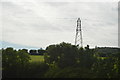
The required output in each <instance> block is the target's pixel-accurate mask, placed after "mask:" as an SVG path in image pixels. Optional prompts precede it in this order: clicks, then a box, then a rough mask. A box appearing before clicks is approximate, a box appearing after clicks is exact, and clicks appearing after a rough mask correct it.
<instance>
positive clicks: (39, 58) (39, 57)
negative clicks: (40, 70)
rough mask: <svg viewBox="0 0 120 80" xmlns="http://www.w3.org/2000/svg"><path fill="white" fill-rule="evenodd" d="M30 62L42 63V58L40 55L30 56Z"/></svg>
mask: <svg viewBox="0 0 120 80" xmlns="http://www.w3.org/2000/svg"><path fill="white" fill-rule="evenodd" d="M30 58H31V60H30V62H43V61H44V56H41V55H30Z"/></svg>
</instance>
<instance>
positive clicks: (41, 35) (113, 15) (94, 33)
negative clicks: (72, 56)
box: [0, 0, 118, 48]
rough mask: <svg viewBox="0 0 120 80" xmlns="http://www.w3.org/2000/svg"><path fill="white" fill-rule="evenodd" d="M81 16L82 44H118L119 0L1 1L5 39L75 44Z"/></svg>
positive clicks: (44, 44)
mask: <svg viewBox="0 0 120 80" xmlns="http://www.w3.org/2000/svg"><path fill="white" fill-rule="evenodd" d="M79 17H80V18H81V21H82V32H83V33H82V34H83V46H86V45H87V44H89V45H90V47H95V46H98V47H99V46H103V47H104V46H113V47H114V46H115V47H116V46H118V2H68V1H67V2H41V1H40V0H21V1H20V0H7V1H3V0H2V38H0V39H1V41H6V42H9V43H14V44H19V45H25V46H33V47H43V48H45V47H47V46H48V45H51V44H57V43H61V42H68V43H72V44H74V43H75V30H76V20H77V18H79Z"/></svg>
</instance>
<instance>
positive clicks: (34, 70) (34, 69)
mask: <svg viewBox="0 0 120 80" xmlns="http://www.w3.org/2000/svg"><path fill="white" fill-rule="evenodd" d="M102 54H103V53H100V52H97V48H94V49H90V48H89V45H87V46H86V47H84V48H79V47H78V46H75V45H72V44H70V43H65V42H62V43H60V44H55V45H49V46H48V47H47V48H46V50H45V52H44V54H43V56H44V62H39V63H38V62H32V63H30V62H29V60H30V55H29V54H28V52H27V51H26V50H25V49H22V50H18V51H17V50H15V49H13V48H6V49H2V71H3V74H2V76H3V78H120V77H119V76H120V49H119V48H118V51H117V52H112V53H111V54H106V55H107V56H104V57H101V56H100V55H102Z"/></svg>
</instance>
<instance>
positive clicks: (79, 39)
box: [75, 18, 83, 47]
mask: <svg viewBox="0 0 120 80" xmlns="http://www.w3.org/2000/svg"><path fill="white" fill-rule="evenodd" d="M75 45H77V46H79V47H83V41H82V30H81V20H80V18H78V20H77V28H76V35H75Z"/></svg>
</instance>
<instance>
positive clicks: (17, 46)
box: [0, 41, 40, 49]
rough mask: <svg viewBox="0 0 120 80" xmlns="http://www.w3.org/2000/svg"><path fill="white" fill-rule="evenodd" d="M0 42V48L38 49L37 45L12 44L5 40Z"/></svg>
mask: <svg viewBox="0 0 120 80" xmlns="http://www.w3.org/2000/svg"><path fill="white" fill-rule="evenodd" d="M0 43H2V44H1V47H0V48H7V47H13V48H15V49H40V48H37V47H32V46H26V45H20V44H14V43H10V42H6V41H0Z"/></svg>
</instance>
